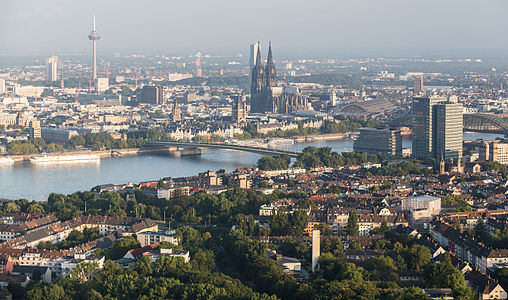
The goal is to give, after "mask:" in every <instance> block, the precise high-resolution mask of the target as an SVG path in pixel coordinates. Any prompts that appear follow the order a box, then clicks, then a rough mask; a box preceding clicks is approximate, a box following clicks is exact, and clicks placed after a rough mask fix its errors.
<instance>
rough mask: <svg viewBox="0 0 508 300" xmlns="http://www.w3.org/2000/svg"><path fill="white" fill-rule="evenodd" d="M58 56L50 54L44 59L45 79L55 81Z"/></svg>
mask: <svg viewBox="0 0 508 300" xmlns="http://www.w3.org/2000/svg"><path fill="white" fill-rule="evenodd" d="M57 70H58V57H57V56H51V57H50V58H48V59H47V60H46V80H47V81H56V80H57V79H58V74H57Z"/></svg>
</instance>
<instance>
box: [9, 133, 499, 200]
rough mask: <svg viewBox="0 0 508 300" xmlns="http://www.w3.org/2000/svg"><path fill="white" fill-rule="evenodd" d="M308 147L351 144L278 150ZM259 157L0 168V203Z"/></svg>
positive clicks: (209, 154)
mask: <svg viewBox="0 0 508 300" xmlns="http://www.w3.org/2000/svg"><path fill="white" fill-rule="evenodd" d="M500 136H502V135H498V134H488V133H464V140H476V139H479V138H483V139H495V138H496V137H500ZM307 146H316V147H324V146H328V147H331V148H332V149H333V150H334V151H337V152H345V151H352V149H353V140H350V139H343V140H335V141H316V142H312V143H296V144H294V145H284V146H279V148H281V149H285V150H293V151H301V150H303V148H305V147H307ZM403 147H405V148H410V147H411V140H409V139H405V140H404V142H403ZM261 157H262V156H261V155H259V154H255V153H248V152H241V151H234V150H221V149H208V150H203V152H202V154H201V155H200V156H184V157H180V158H177V157H171V156H165V155H154V154H143V155H138V156H127V157H120V158H106V159H102V160H101V161H100V163H85V164H70V165H65V164H63V165H46V166H34V165H30V163H20V164H14V165H10V166H0V198H6V199H18V198H26V199H28V200H31V199H33V200H45V199H47V197H48V195H49V193H51V192H56V193H63V194H70V193H73V192H76V191H84V190H90V189H91V188H92V187H94V186H96V185H99V184H108V183H112V184H121V183H128V182H132V183H139V182H141V181H148V180H158V179H159V178H163V177H182V176H191V175H197V174H198V173H200V172H204V171H207V170H212V171H216V170H219V169H225V170H226V171H228V172H230V171H233V170H235V169H236V168H240V167H246V166H254V165H256V162H257V161H258V159H259V158H261Z"/></svg>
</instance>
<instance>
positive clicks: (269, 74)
mask: <svg viewBox="0 0 508 300" xmlns="http://www.w3.org/2000/svg"><path fill="white" fill-rule="evenodd" d="M276 85H277V72H276V70H275V63H274V61H273V56H272V43H271V42H270V44H269V46H268V58H267V61H266V66H265V67H264V68H263V60H262V58H261V49H260V47H258V51H257V53H256V64H255V66H254V70H253V71H252V86H251V89H252V90H256V91H260V90H262V89H264V88H265V87H273V86H276Z"/></svg>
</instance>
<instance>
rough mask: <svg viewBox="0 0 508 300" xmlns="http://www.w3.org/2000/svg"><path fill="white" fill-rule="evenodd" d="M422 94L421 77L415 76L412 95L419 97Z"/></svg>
mask: <svg viewBox="0 0 508 300" xmlns="http://www.w3.org/2000/svg"><path fill="white" fill-rule="evenodd" d="M423 93H424V90H423V76H422V75H420V76H416V77H415V81H414V87H413V94H414V95H415V96H418V95H421V94H423Z"/></svg>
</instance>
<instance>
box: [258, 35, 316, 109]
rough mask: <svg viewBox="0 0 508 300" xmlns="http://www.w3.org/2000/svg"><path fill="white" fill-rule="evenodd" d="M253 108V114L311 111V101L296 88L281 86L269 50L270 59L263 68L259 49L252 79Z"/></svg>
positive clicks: (270, 50)
mask: <svg viewBox="0 0 508 300" xmlns="http://www.w3.org/2000/svg"><path fill="white" fill-rule="evenodd" d="M250 99H251V106H250V111H251V112H253V113H267V112H269V113H283V114H285V113H293V112H297V111H304V110H309V99H308V97H307V96H305V95H303V94H302V93H301V92H300V90H299V88H298V87H296V86H279V85H278V84H277V72H276V70H275V63H274V61H273V56H272V46H271V45H270V46H269V48H268V59H267V63H266V66H265V67H263V62H262V59H261V50H260V48H259V47H258V51H257V54H256V64H255V65H254V68H253V69H252V77H251V97H250Z"/></svg>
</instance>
